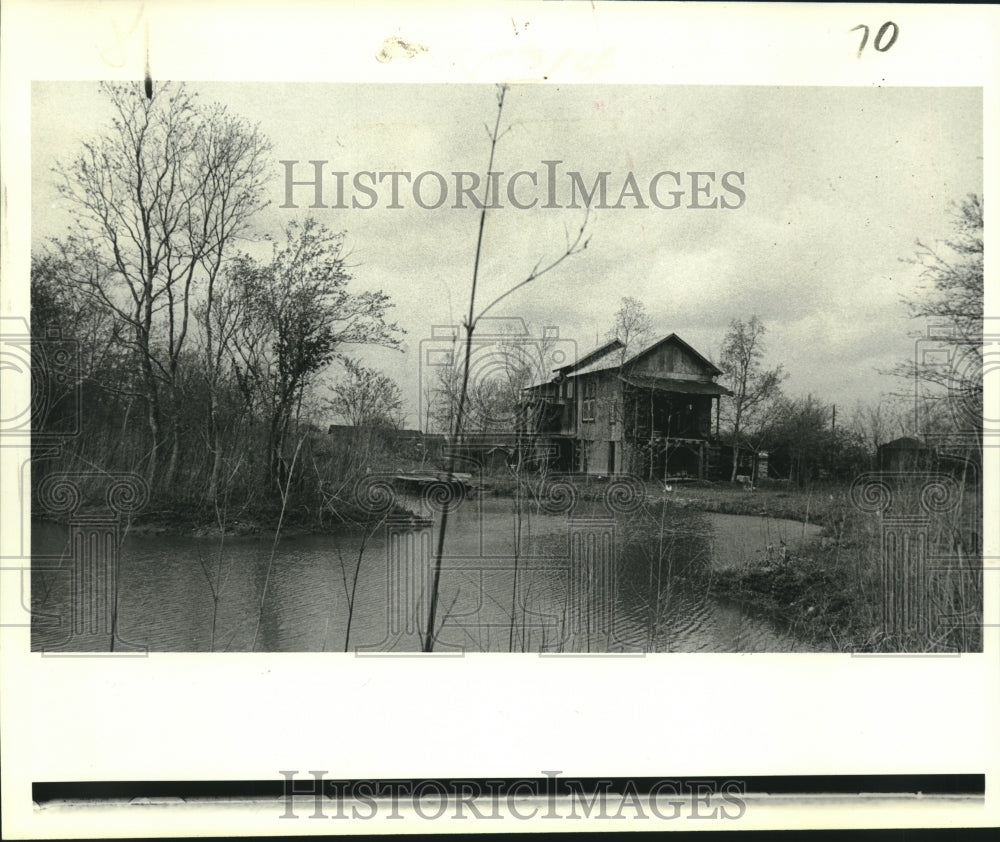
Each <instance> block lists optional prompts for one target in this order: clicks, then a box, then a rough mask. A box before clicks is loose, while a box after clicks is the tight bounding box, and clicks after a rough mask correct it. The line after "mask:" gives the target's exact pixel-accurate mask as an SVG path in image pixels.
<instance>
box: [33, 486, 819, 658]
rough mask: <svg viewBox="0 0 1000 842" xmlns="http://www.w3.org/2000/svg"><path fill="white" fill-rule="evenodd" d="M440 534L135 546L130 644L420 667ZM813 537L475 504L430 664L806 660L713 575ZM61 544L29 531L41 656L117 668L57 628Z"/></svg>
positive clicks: (125, 634) (96, 639) (65, 604)
mask: <svg viewBox="0 0 1000 842" xmlns="http://www.w3.org/2000/svg"><path fill="white" fill-rule="evenodd" d="M469 502H471V501H469ZM435 529H436V527H435V525H434V524H433V523H431V522H427V523H425V524H423V525H421V524H419V523H417V524H415V523H414V522H413V521H412V519H410V520H408V521H407V522H393V521H391V520H390V521H389V522H387V523H386V524H384V525H383V526H381V527H380V528H378V529H376V530H373V531H372V532H371V533H370V534H367V535H366V534H364V533H362V532H346V533H342V534H338V535H309V536H297V537H286V538H283V539H282V540H281V541H280V543H279V544H278V546H277V547H276V548H272V537H271V536H267V537H261V538H254V537H249V538H248V537H232V536H230V537H227V538H226V539H225V541H223V542H221V543H220V541H219V540H218V539H214V540H213V539H205V538H191V537H185V536H176V535H156V536H151V535H131V536H129V537H128V538H126V540H125V542H124V544H123V546H122V548H121V554H120V555H121V560H120V571H119V593H118V613H117V627H118V633H119V635H120V637H122V638H123V639H125V640H128V641H132V642H135V643H141V644H143V645H145V646H148V647H149V648H150V650H152V651H181V652H197V651H228V652H241V651H268V652H320V651H345V647H346V649H347V650H350V651H354V650H356V649H359V650H363V651H372V650H374V651H399V652H411V651H412V652H415V651H419V650H420V647H421V637H422V632H423V628H424V624H425V623H426V617H427V612H428V605H427V596H426V595H427V590H428V588H427V582H428V581H429V575H430V569H431V563H432V558H433V548H434V547H435V546H436V544H435V540H436V531H435ZM815 533H816V530H815V528H813V529H804V528H803V525H802V524H799V523H795V522H791V521H777V520H765V519H762V518H752V517H743V516H735V515H718V514H702V513H696V512H691V511H687V510H677V509H671V508H669V507H668V508H663V507H660V508H657V507H655V506H654V507H653V508H652V509H650V510H644V511H642V512H640V513H636V514H635V515H632V516H619V517H618V518H617V519H614V520H613V519H611V518H609V517H607V516H606V515H603V514H602V513H601V512H600V511H598V510H597V509H596V508H595V509H588V508H586V507H584V508H583V509H581V511H580V513H579V514H576V513H575V516H574V517H573V518H568V517H567V516H565V515H546V514H540V513H539V512H538V511H537V510H534V509H532V508H531V507H530V506H527V505H525V506H522V507H521V512H520V516H518V513H517V511H516V507H515V505H514V503H513V502H512V501H510V500H504V499H483V500H476V501H475V503H474V505H468V504H467V505H464V506H463V507H462V508H460V509H459V510H458V511H457V512H454V513H453V514H452V515H451V518H450V524H449V530H448V533H447V540H446V543H445V552H444V558H443V563H442V577H441V590H440V600H439V608H438V617H439V618H440V619H441V630H440V633H439V636H438V644H437V647H436V648H437V649H438V650H440V651H447V650H466V651H494V652H508V651H516V652H522V651H524V652H539V651H545V652H641V651H661V652H698V651H718V652H746V651H766V652H779V651H780V652H783V651H805V650H807V649H810V647H806V646H804V645H803V644H801V643H799V642H798V641H796V640H794V639H793V638H791V637H789V636H788V635H786V634H784V633H783V632H782V631H781V630H780V629H777V628H775V627H774V626H773V625H772V624H771V623H769V622H768V621H766V620H763V619H759V618H755V617H752V616H749V615H747V614H745V613H744V612H743V611H741V610H740V609H739V608H737V607H734V606H731V605H727V604H724V603H721V602H719V601H717V600H716V599H714V598H713V596H712V575H713V571H715V570H718V569H719V568H720V567H724V566H727V565H731V564H737V563H741V562H742V561H745V560H747V559H748V558H750V557H752V556H753V555H755V554H758V553H761V552H763V551H764V550H765V548H766V547H767V546H768V545H778V544H779V543H780V542H783V543H786V544H788V545H789V546H794V544H795V542H796V541H799V540H802V538H804V537H811V536H812V535H814V534H815ZM66 540H67V534H66V531H65V529H63V528H61V527H59V526H56V525H54V524H49V523H35V524H34V528H33V534H32V548H33V554H34V555H35V556H36V558H38V559H39V560H38V561H36V562H35V563H34V564H33V569H32V608H33V610H34V611H35V612H36V615H35V622H34V623H33V627H32V646H33V648H34V649H36V650H37V649H42V648H52V647H56V646H61V645H62V646H65V647H66V648H68V649H71V650H78V651H99V650H103V651H107V649H108V648H109V641H108V639H107V637H106V636H101V635H97V636H86V637H85V636H76V637H74V636H72V634H71V631H72V630H71V629H69V628H68V627H67V626H68V624H67V623H66V622H63V623H61V624H56V623H54V622H53V621H52V619H51V616H52V615H58V616H61V617H63V618H66V617H68V616H69V613H70V606H71V604H72V599H73V596H74V594H73V588H72V577H71V576H70V575H69V574H70V571H71V569H72V562H71V558H70V556H69V548H68V547H67V546H66ZM46 556H47V557H48V558H49V560H41V558H42V557H46ZM355 573H356V575H357V581H356V583H355V581H354V579H355ZM352 595H353V597H354V610H353V614H352V612H351V611H350V610H349V606H350V604H351V597H352ZM46 615H48V617H49V619H46Z"/></svg>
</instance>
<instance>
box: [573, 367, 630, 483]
mask: <svg viewBox="0 0 1000 842" xmlns="http://www.w3.org/2000/svg"><path fill="white" fill-rule="evenodd" d="M572 379H573V380H574V381H576V386H575V389H574V403H575V407H576V418H577V424H576V429H577V437H578V438H579V439H580V441H581V443H582V447H584V448H585V449H586V460H585V463H584V464H582V465H580V464H578V466H577V467H578V468H579V469H585V470H586V471H587V473H591V474H606V473H609V468H612V470H613V471H620V470H621V464H622V463H621V455H620V454H621V440H622V418H621V413H622V403H621V381H620V380H619V379H618V372H617V371H602V372H596V373H594V374H588V375H584V376H583V377H579V378H576V377H574V378H572ZM589 383H592V384H594V420H593V421H584V411H583V406H584V400H585V398H584V395H585V394H587V391H586V388H587V384H589ZM609 442H614V443H615V446H614V449H615V461H614V466H611V465H610V463H609V461H608V456H609V450H610V447H609Z"/></svg>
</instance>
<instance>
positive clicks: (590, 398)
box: [581, 380, 597, 421]
mask: <svg viewBox="0 0 1000 842" xmlns="http://www.w3.org/2000/svg"><path fill="white" fill-rule="evenodd" d="M582 394H583V414H582V416H581V419H582V420H583V421H593V420H594V413H595V407H596V404H597V381H596V380H584V381H583V392H582Z"/></svg>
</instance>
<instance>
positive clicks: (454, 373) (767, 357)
mask: <svg viewBox="0 0 1000 842" xmlns="http://www.w3.org/2000/svg"><path fill="white" fill-rule="evenodd" d="M981 120H982V94H981V91H978V90H975V89H967V88H955V89H926V88H912V89H910V88H908V89H895V88H875V89H861V90H857V89H844V88H820V89H816V88H760V87H751V86H746V87H713V88H710V89H704V88H698V87H684V86H678V87H675V86H660V87H652V86H642V85H630V86H592V85H575V86H545V87H539V86H537V85H536V86H531V85H499V86H480V85H458V86H456V85H430V86H422V87H417V86H408V85H393V86H379V85H374V84H357V85H308V84H254V85H252V86H251V85H242V84H214V85H212V84H198V83H186V84H171V83H168V82H159V81H157V80H152V81H147V82H146V83H143V82H141V81H136V82H133V83H126V84H117V85H112V84H105V85H99V84H86V83H75V84H72V85H66V84H59V85H56V84H49V83H40V84H38V85H36V86H35V88H34V89H33V125H32V135H33V144H32V155H33V162H32V163H33V165H32V175H33V183H32V184H33V192H32V195H33V199H34V204H33V214H34V218H33V221H34V225H33V231H32V234H33V237H32V256H31V261H32V263H31V295H32V319H31V323H32V330H33V336H34V337H35V338H36V340H40V341H39V342H38V343H37V345H38V346H40V348H39V350H40V351H41V352H42V353H44V354H45V355H46V357H45V358H47V357H50V356H51V357H55V358H58V359H59V360H62V359H65V363H64V364H63V365H61V366H60V365H58V364H54V365H53V367H52V370H51V371H47V372H46V373H45V376H46V377H47V379H46V380H44V381H42V383H43V384H44V385H43V386H42V388H43V389H44V394H43V397H44V399H45V400H46V401H47V404H46V405H45V406H44V410H45V412H44V414H42V416H41V417H40V419H39V422H40V424H39V432H40V433H41V434H42V436H43V438H44V440H45V441H46V445H45V446H44V447H45V449H44V450H42V449H41V448H39V449H38V450H39V452H37V453H36V455H35V458H34V460H33V462H32V473H31V478H32V515H33V527H34V528H33V530H32V559H33V561H34V562H35V563H34V564H33V566H32V618H33V619H32V623H33V626H32V631H33V644H32V645H33V647H34V648H37V649H46V648H72V649H82V650H84V651H90V650H92V649H103V650H106V651H115V648H116V647H126V648H134V647H146V648H148V649H150V650H151V651H179V652H195V651H211V652H227V651H236V652H240V651H249V652H276V651H297V652H324V651H341V652H350V651H355V650H358V649H370V650H379V651H396V650H404V651H423V652H433V651H435V650H438V649H445V650H462V649H468V650H470V651H475V652H547V651H548V652H562V651H569V652H613V651H650V652H698V651H720V652H744V651H746V652H753V651H763V652H790V651H800V652H801V651H833V652H845V651H848V652H850V651H864V652H882V651H888V652H934V651H942V652H945V651H954V652H972V651H980V650H981V648H982V637H981V625H982V577H981V567H982V547H981V514H980V513H981V502H980V501H981V492H982V488H981V482H980V476H981V465H982V460H981V446H982V426H981V418H982V408H981V407H982V348H981V344H980V329H981V325H982V316H983V197H982V160H983V156H982V150H983V147H982V128H981ZM776 125H778V126H780V127H781V131H780V133H776V132H775V126H776ZM862 149H863V150H864V154H863V155H862V154H859V151H860V150H862ZM39 356H40V357H41V354H39ZM45 358H43V359H45ZM43 359H40V360H39V364H43ZM61 377H64V378H65V379H63V380H60V379H59V378H61ZM39 380H40V381H41V378H39ZM64 430H65V431H67V435H65V437H64V438H61V439H60V434H61V432H62V431H64ZM69 430H72V433H68V431H69ZM50 442H51V443H50ZM901 517H902V518H904V520H898V522H897V520H894V518H895V519H898V518H901ZM914 517H923V520H922V521H919V522H918V521H913V522H911V520H912V519H913V518H914ZM95 518H97V519H98V521H99V522H98V521H95ZM100 518H104V520H100ZM897 541H898V543H897ZM61 617H72V618H73V622H72V623H69V624H67V623H59V622H58V618H61ZM48 618H54V619H56V620H57V622H55V623H48V622H47V619H48Z"/></svg>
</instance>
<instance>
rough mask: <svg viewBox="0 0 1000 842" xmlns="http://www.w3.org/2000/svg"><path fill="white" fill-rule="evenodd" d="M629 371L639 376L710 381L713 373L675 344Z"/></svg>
mask: <svg viewBox="0 0 1000 842" xmlns="http://www.w3.org/2000/svg"><path fill="white" fill-rule="evenodd" d="M629 370H630V371H633V372H635V373H637V374H666V375H669V376H671V377H679V378H681V379H687V378H690V379H692V380H710V379H711V376H712V374H711V372H710V371H709V370H708V369H706V368H705V367H704V365H703V364H702V363H700V362H699V361H698V360H696V359H695V358H694V357H692V356H691V355H690V354H688V353H687V352H686V351H685V350H684V349H683V348H681V347H680V346H678V345H675V344H674V343H673V342H666V343H664V344H663V345H661V346H660V347H659V348H657V349H656V350H654V351H651V352H650V353H649V354H647V355H646V356H644V357H640V358H639V359H638V360H636V361H635V363H633V364H632V365H630V366H629Z"/></svg>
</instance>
